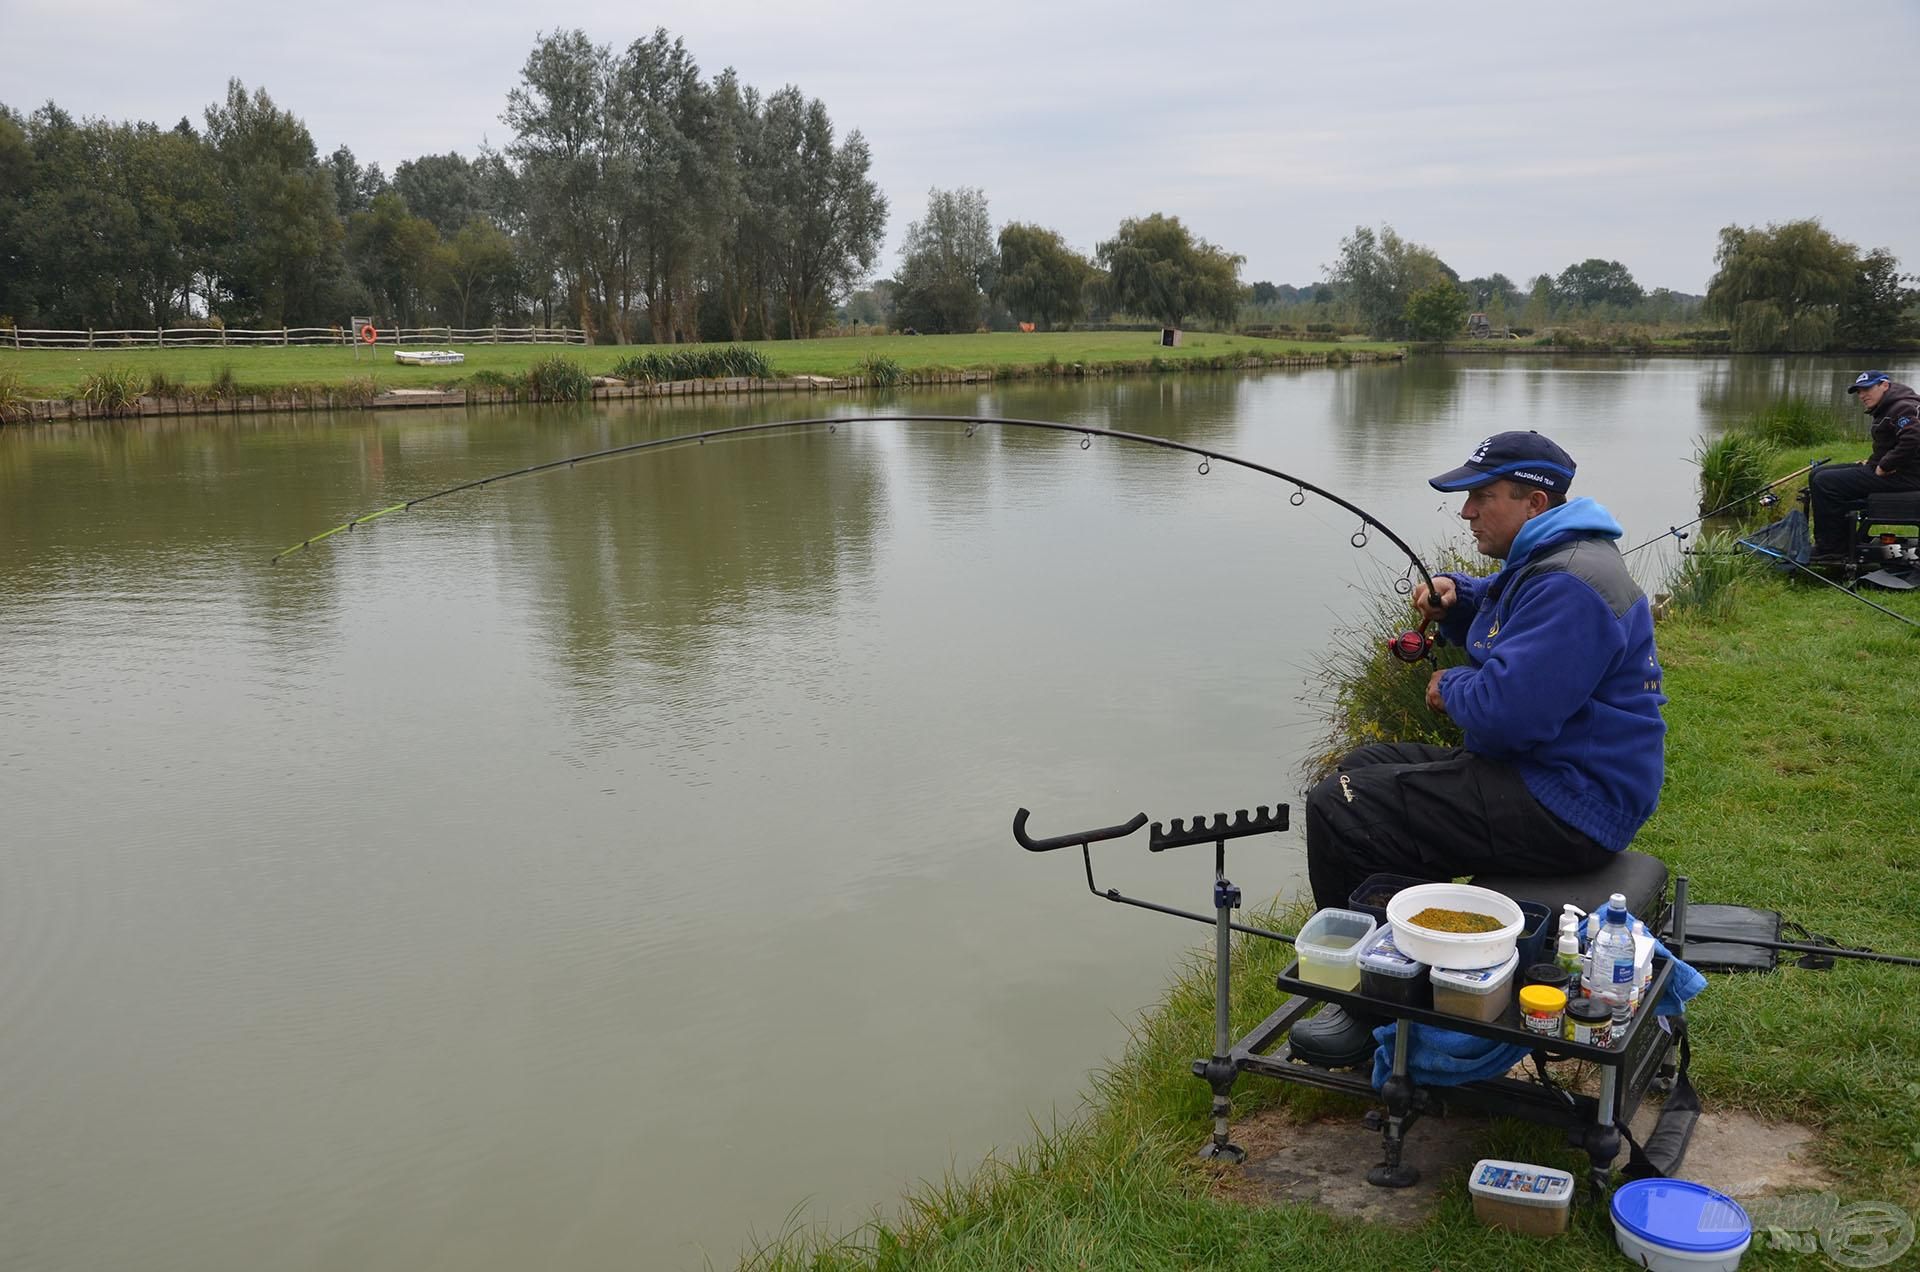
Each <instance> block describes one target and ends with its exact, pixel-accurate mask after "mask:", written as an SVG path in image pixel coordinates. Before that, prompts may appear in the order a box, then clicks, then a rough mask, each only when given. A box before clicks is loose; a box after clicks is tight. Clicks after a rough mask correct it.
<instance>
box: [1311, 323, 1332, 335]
mask: <svg viewBox="0 0 1920 1272" xmlns="http://www.w3.org/2000/svg"><path fill="white" fill-rule="evenodd" d="M1307 330H1308V331H1309V332H1316V333H1319V334H1321V335H1328V336H1330V335H1332V334H1333V324H1332V323H1330V322H1310V323H1308V324H1307Z"/></svg>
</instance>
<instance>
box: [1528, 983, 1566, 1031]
mask: <svg viewBox="0 0 1920 1272" xmlns="http://www.w3.org/2000/svg"><path fill="white" fill-rule="evenodd" d="M1566 1017H1567V993H1566V991H1565V990H1563V989H1556V988H1554V987H1553V986H1552V985H1528V986H1525V987H1524V988H1522V989H1521V991H1520V1019H1521V1022H1522V1023H1524V1024H1525V1025H1526V1027H1527V1032H1528V1033H1537V1034H1542V1035H1544V1036H1546V1037H1548V1038H1558V1037H1559V1036H1560V1033H1561V1027H1562V1025H1563V1023H1564V1022H1565V1020H1566Z"/></svg>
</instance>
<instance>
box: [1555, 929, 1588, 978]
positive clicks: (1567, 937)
mask: <svg viewBox="0 0 1920 1272" xmlns="http://www.w3.org/2000/svg"><path fill="white" fill-rule="evenodd" d="M1553 961H1554V962H1556V963H1558V964H1560V966H1561V967H1562V968H1563V969H1565V971H1566V973H1567V975H1568V976H1569V977H1571V978H1572V979H1571V980H1569V981H1568V984H1570V985H1571V984H1576V983H1578V981H1579V979H1580V974H1581V973H1582V972H1583V971H1585V970H1586V969H1585V968H1584V967H1582V966H1581V963H1580V920H1579V919H1577V918H1575V917H1574V916H1573V915H1571V914H1563V915H1561V916H1560V943H1559V945H1557V946H1556V947H1555V948H1554V954H1553Z"/></svg>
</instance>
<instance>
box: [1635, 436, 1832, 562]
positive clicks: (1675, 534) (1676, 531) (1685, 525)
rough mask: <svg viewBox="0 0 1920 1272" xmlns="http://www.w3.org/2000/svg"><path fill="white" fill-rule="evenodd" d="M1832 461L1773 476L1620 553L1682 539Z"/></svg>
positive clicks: (1817, 461) (1823, 461)
mask: <svg viewBox="0 0 1920 1272" xmlns="http://www.w3.org/2000/svg"><path fill="white" fill-rule="evenodd" d="M1832 462H1833V457H1832V456H1828V457H1827V458H1826V459H1816V460H1814V461H1813V462H1812V463H1811V464H1808V465H1807V466H1806V467H1805V468H1796V469H1794V470H1793V471H1792V472H1790V473H1788V474H1787V475H1786V476H1785V477H1775V478H1774V479H1773V480H1772V481H1770V482H1768V483H1767V484H1766V485H1764V486H1762V487H1760V488H1759V489H1758V490H1750V491H1748V492H1747V493H1746V494H1744V495H1741V496H1740V497H1739V498H1738V499H1729V500H1727V502H1725V503H1723V504H1721V505H1720V506H1719V507H1718V508H1715V509H1714V510H1713V511H1711V512H1703V513H1701V514H1700V515H1699V516H1697V517H1695V518H1694V519H1693V520H1692V521H1683V522H1681V523H1680V524H1679V525H1677V526H1668V527H1667V528H1666V529H1665V530H1662V531H1661V532H1660V533H1659V534H1656V535H1654V536H1653V538H1651V539H1648V540H1647V541H1646V542H1645V543H1636V544H1634V545H1633V546H1632V547H1630V548H1628V549H1627V550H1626V551H1625V552H1622V553H1621V554H1620V555H1621V556H1623V557H1630V556H1632V555H1633V554H1634V553H1636V552H1638V551H1639V550H1640V549H1641V548H1650V547H1652V546H1653V545H1654V544H1656V543H1658V542H1660V540H1662V539H1665V538H1669V537H1671V538H1673V539H1674V540H1675V541H1682V540H1684V539H1686V537H1687V536H1686V535H1685V534H1683V533H1682V531H1685V530H1689V529H1691V528H1693V527H1694V526H1697V525H1699V524H1700V523H1701V522H1702V521H1706V520H1708V519H1709V518H1711V517H1717V516H1719V515H1720V514H1721V513H1723V512H1725V511H1727V510H1728V509H1729V508H1737V507H1739V506H1740V505H1741V504H1743V503H1745V502H1747V500H1749V499H1756V498H1758V497H1760V496H1761V495H1764V494H1766V493H1767V492H1768V491H1770V490H1772V489H1773V488H1774V487H1775V486H1778V485H1779V484H1780V483H1781V482H1785V481H1792V480H1793V479H1794V478H1795V477H1798V476H1801V475H1802V474H1804V473H1810V472H1812V471H1813V470H1814V469H1816V468H1818V467H1820V465H1822V464H1830V463H1832Z"/></svg>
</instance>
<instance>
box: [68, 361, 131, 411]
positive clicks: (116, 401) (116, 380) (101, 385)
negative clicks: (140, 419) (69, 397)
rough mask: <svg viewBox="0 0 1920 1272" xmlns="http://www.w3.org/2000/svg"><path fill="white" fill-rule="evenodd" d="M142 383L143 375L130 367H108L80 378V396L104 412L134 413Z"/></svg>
mask: <svg viewBox="0 0 1920 1272" xmlns="http://www.w3.org/2000/svg"><path fill="white" fill-rule="evenodd" d="M144 385H145V380H144V378H143V377H142V376H141V375H140V373H139V372H138V371H135V370H134V369H133V368H131V367H108V368H106V369H105V370H102V371H95V372H94V373H93V374H92V375H89V376H88V377H87V378H86V379H84V380H82V381H80V397H81V399H82V400H83V401H85V402H86V404H87V405H88V406H89V407H90V408H92V409H93V410H95V411H99V412H101V413H102V414H105V415H138V414H140V390H141V389H142V388H143V387H144Z"/></svg>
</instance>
